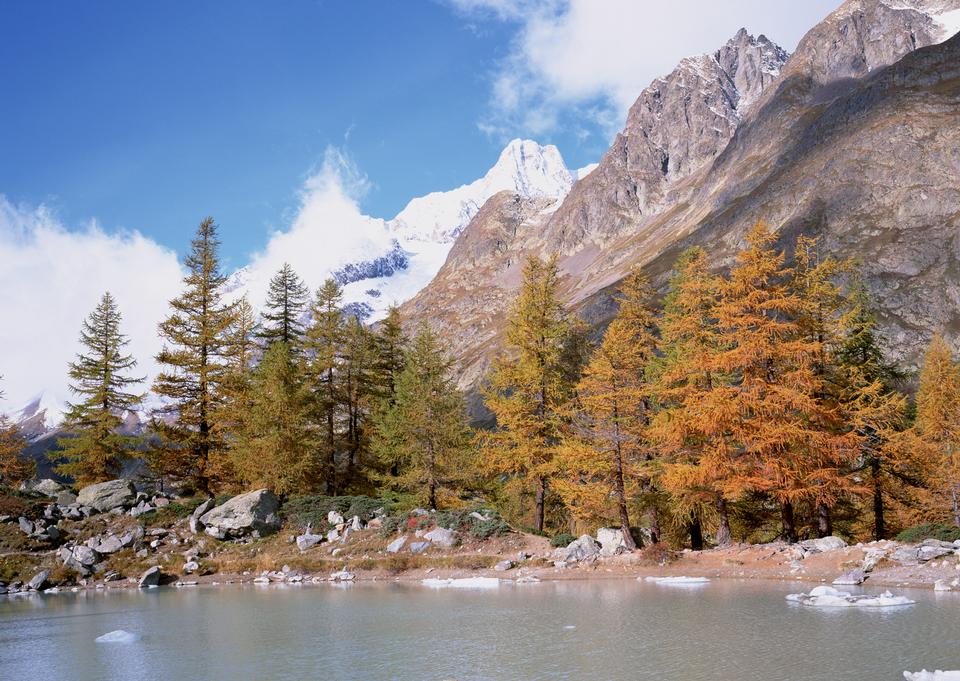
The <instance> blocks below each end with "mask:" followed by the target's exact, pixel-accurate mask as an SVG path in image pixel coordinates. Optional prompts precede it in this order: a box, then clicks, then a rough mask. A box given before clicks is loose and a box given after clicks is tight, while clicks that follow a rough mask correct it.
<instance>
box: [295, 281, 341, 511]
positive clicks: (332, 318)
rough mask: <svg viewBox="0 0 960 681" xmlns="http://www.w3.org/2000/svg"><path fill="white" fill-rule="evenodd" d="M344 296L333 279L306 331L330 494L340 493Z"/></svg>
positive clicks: (316, 301) (320, 292)
mask: <svg viewBox="0 0 960 681" xmlns="http://www.w3.org/2000/svg"><path fill="white" fill-rule="evenodd" d="M342 301H343V292H342V291H341V290H340V286H339V285H338V284H337V282H336V281H334V280H333V279H327V280H326V281H325V282H324V283H323V286H321V287H320V288H319V289H318V290H317V294H316V298H315V299H314V302H313V306H312V308H311V316H312V321H311V324H310V326H309V328H308V329H307V333H306V340H305V347H306V350H307V353H308V355H309V364H308V373H309V377H310V378H309V380H310V386H311V389H312V391H313V394H314V412H315V415H316V416H315V417H316V420H317V422H318V423H319V424H320V426H321V428H322V430H323V436H322V438H320V442H319V445H318V446H319V448H320V451H321V461H322V462H323V463H322V466H323V468H322V470H323V475H322V477H323V480H324V483H325V485H326V492H327V494H330V495H333V494H336V492H337V489H338V487H337V485H338V480H337V451H338V449H339V447H340V445H341V436H340V433H339V432H338V419H339V417H340V412H341V407H342V404H343V402H344V396H343V387H342V386H341V384H340V376H341V372H342V369H343V348H344V343H345V340H346V319H345V317H344V314H343V308H342Z"/></svg>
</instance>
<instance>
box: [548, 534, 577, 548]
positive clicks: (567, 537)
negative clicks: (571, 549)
mask: <svg viewBox="0 0 960 681" xmlns="http://www.w3.org/2000/svg"><path fill="white" fill-rule="evenodd" d="M574 540H576V537H574V536H573V535H572V534H570V533H569V532H562V533H561V534H558V535H556V536H555V537H554V538H553V539H551V540H550V546H554V547H557V548H562V547H565V546H569V545H570V542H572V541H574Z"/></svg>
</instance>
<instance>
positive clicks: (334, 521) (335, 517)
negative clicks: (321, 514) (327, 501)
mask: <svg viewBox="0 0 960 681" xmlns="http://www.w3.org/2000/svg"><path fill="white" fill-rule="evenodd" d="M327 522H328V523H330V524H331V525H340V524H342V523H343V516H342V515H340V514H339V513H337V512H336V511H329V512H328V513H327Z"/></svg>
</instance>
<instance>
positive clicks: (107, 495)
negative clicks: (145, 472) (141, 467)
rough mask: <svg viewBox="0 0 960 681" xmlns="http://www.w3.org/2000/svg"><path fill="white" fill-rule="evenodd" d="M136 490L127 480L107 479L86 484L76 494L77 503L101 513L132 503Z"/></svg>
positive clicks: (135, 496)
mask: <svg viewBox="0 0 960 681" xmlns="http://www.w3.org/2000/svg"><path fill="white" fill-rule="evenodd" d="M136 498H137V491H136V490H135V489H134V488H133V483H131V482H130V481H129V480H123V479H121V480H108V481H107V482H99V483H97V484H96V485H87V486H86V487H84V488H83V489H81V490H80V494H79V495H77V503H79V504H80V505H81V506H89V507H90V508H93V509H96V510H97V511H100V512H101V513H106V512H107V511H112V510H114V509H118V508H124V507H127V506H131V505H133V503H134V501H135V500H136Z"/></svg>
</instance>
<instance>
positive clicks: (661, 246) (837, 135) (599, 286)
mask: <svg viewBox="0 0 960 681" xmlns="http://www.w3.org/2000/svg"><path fill="white" fill-rule="evenodd" d="M958 9H960V1H958V0H949V1H946V0H944V1H939V0H929V1H926V2H924V1H923V0H912V1H911V2H897V3H894V2H889V1H881V0H852V1H850V2H847V3H845V4H844V5H842V6H841V7H840V8H839V9H838V10H837V11H836V12H834V13H833V14H831V15H830V16H829V17H828V18H827V19H825V20H824V22H822V23H821V24H819V25H818V26H816V27H814V28H813V29H812V30H811V31H810V32H809V33H808V34H807V36H805V37H804V39H803V40H802V41H801V42H800V44H799V45H798V48H797V51H796V53H795V54H794V55H793V56H791V57H790V59H789V60H788V61H787V62H786V64H785V65H784V66H783V68H782V71H781V74H780V76H779V77H776V78H774V77H772V74H771V78H770V79H769V80H767V81H764V80H763V78H760V79H759V81H758V80H757V79H753V80H750V79H748V82H750V83H753V84H754V86H755V87H756V89H755V90H754V94H753V96H752V97H744V98H743V101H745V102H746V104H745V106H744V108H743V109H742V110H741V108H740V107H738V106H736V103H737V102H738V100H736V99H732V98H726V101H728V103H730V105H729V106H728V107H727V108H726V109H724V108H717V107H715V106H710V105H709V104H712V103H713V102H714V101H715V100H714V99H713V96H716V95H719V94H720V92H721V91H722V87H721V86H719V85H717V84H716V83H713V84H711V85H707V86H705V87H701V86H700V85H699V83H698V82H697V81H696V80H695V79H694V78H695V76H696V72H697V70H696V69H694V68H692V67H691V66H690V64H689V61H688V60H685V63H682V64H681V65H680V66H679V67H678V69H677V71H675V72H674V73H673V74H671V76H668V77H667V78H665V79H660V80H658V81H656V82H655V83H653V84H652V85H651V86H650V87H649V88H647V90H645V91H644V93H643V94H642V95H641V96H640V98H639V99H638V101H637V103H636V104H635V105H634V107H633V109H632V110H631V114H630V118H629V119H628V123H627V126H626V128H625V130H624V132H623V133H622V134H621V135H619V136H618V137H617V139H616V141H615V142H614V145H613V146H612V147H611V149H610V151H609V152H608V153H607V154H606V155H605V156H604V158H603V160H602V161H601V163H600V165H599V167H598V168H597V169H596V170H595V171H594V172H593V173H592V174H591V175H590V176H589V177H587V178H586V179H585V180H584V181H583V182H580V183H578V184H577V185H576V186H575V187H574V188H573V190H572V191H571V192H570V194H569V196H568V197H567V198H566V200H565V201H564V202H563V205H562V206H561V207H560V208H559V210H557V211H556V212H555V214H553V216H552V217H550V218H549V219H548V220H546V221H545V222H544V223H543V225H542V227H541V228H539V229H529V230H526V231H525V232H524V233H523V236H522V238H515V239H514V240H513V241H512V242H511V243H510V244H509V248H508V249H507V250H505V251H503V252H501V253H500V254H499V255H498V257H499V259H500V261H501V262H508V261H509V262H511V263H514V264H516V263H519V262H521V261H522V260H523V259H524V258H525V257H526V256H527V255H529V254H537V255H541V256H543V255H546V254H548V253H551V252H558V253H560V255H561V260H560V266H561V269H562V271H563V272H564V275H565V276H564V279H563V295H564V297H565V299H566V301H567V302H568V304H570V305H571V306H573V307H575V308H576V309H577V310H578V311H579V312H580V313H581V314H582V315H583V316H584V317H585V318H586V319H588V320H589V321H591V322H594V323H597V324H602V323H603V322H604V321H605V320H606V319H608V318H609V316H610V315H611V314H612V312H613V309H614V307H613V304H612V302H611V300H610V296H609V293H610V291H611V290H612V289H613V288H614V287H615V286H616V284H617V282H618V281H619V280H620V279H621V278H622V277H623V276H624V275H625V274H626V272H627V271H628V270H629V268H630V267H631V266H632V265H634V264H636V263H641V264H644V265H645V267H646V268H647V269H648V271H649V272H650V273H651V274H652V275H653V276H654V279H655V281H656V282H657V283H659V284H661V285H662V284H663V283H664V282H665V279H666V275H667V273H668V272H669V269H670V267H671V266H672V264H673V261H674V259H675V257H676V255H677V254H678V253H679V252H680V251H681V250H682V249H683V248H685V247H687V246H690V245H701V246H704V247H705V248H706V249H707V251H708V253H709V254H710V255H711V257H712V258H713V261H714V263H715V265H716V266H717V267H724V266H726V265H728V264H729V263H730V261H731V259H732V257H733V254H734V253H735V251H736V250H737V248H738V247H739V246H740V245H741V244H742V238H743V234H744V232H745V230H746V229H747V228H748V227H749V226H750V225H751V224H752V223H753V222H754V221H756V220H759V219H762V220H766V221H767V222H769V223H770V224H771V225H773V226H774V227H775V228H777V229H779V230H781V232H782V233H783V234H785V235H786V234H794V233H797V232H800V231H802V232H806V233H814V234H820V235H822V237H823V240H824V241H823V243H824V247H825V248H826V249H827V250H829V251H831V252H835V253H837V254H839V255H853V256H860V257H861V258H862V260H863V263H864V269H865V272H866V275H867V280H868V285H869V286H870V288H871V290H872V291H873V293H874V295H875V297H876V299H877V301H878V304H879V305H880V311H881V315H882V321H883V324H884V330H885V331H886V333H887V335H888V337H889V339H890V341H891V344H892V349H893V351H894V353H895V355H896V356H898V357H899V358H901V359H904V360H905V361H907V362H908V363H909V362H910V361H912V360H914V359H915V358H916V356H917V352H918V350H919V348H920V343H921V342H922V341H923V340H924V339H925V338H926V337H928V335H929V333H930V331H931V329H933V328H945V329H946V330H947V332H948V334H950V335H951V337H952V338H954V339H955V338H956V334H957V333H958V332H960V317H958V316H957V313H956V309H957V303H958V302H960V295H958V288H960V282H958V280H957V278H958V276H960V264H958V262H957V255H958V253H960V243H958V240H957V237H956V236H955V235H956V233H957V227H958V226H960V223H958V213H960V193H958V191H960V190H958V187H960V155H958V151H957V150H958V149H960V80H958V73H957V71H958V68H960V54H958V40H960V39H953V40H950V41H949V42H947V43H945V44H940V45H936V46H932V47H926V48H925V49H919V50H918V49H917V48H918V47H923V46H925V45H934V44H935V43H937V42H938V41H939V40H940V39H942V38H943V37H944V36H945V35H946V31H947V28H945V25H944V24H945V23H948V22H947V21H946V20H945V18H946V19H950V18H951V17H952V16H954V15H953V14H950V12H954V11H955V10H958ZM741 40H742V36H741V34H738V37H735V38H734V39H733V40H732V41H731V42H730V43H728V46H730V45H731V44H733V45H734V46H736V45H737V44H738V43H740V44H742V45H743V47H742V48H741V49H744V50H747V51H752V52H751V53H752V54H754V55H756V54H757V51H759V52H760V53H761V56H762V54H763V46H762V45H760V39H757V40H750V41H749V42H746V41H743V42H741ZM767 54H768V55H769V54H772V52H771V51H770V50H769V49H768V50H767ZM905 55H906V56H905ZM898 60H900V61H898ZM708 61H709V60H707V61H705V60H702V59H701V60H699V61H698V63H700V64H706V63H708ZM713 61H714V62H715V63H716V64H718V66H719V60H713ZM717 68H718V67H711V69H717ZM720 70H722V69H720ZM711 73H717V71H716V70H712V71H711ZM725 73H726V72H725ZM728 75H730V74H728ZM736 76H737V73H736V72H734V73H733V75H732V77H731V78H729V80H730V81H734V82H735V81H736ZM691 83H697V87H695V88H692V87H691ZM668 85H669V86H668ZM692 91H695V92H696V93H697V95H696V96H695V97H692V98H691V96H690V93H691V92H692ZM692 102H697V103H698V106H699V105H700V104H704V103H707V104H708V105H707V106H705V107H700V108H699V109H697V111H699V113H698V114H697V116H693V117H691V116H689V115H687V113H688V112H689V111H691V104H692ZM654 104H656V106H654ZM718 112H720V113H718ZM721 114H722V115H721ZM698 117H699V118H698ZM698 120H700V121H701V123H699V124H698V123H696V121H698ZM704 122H707V123H706V124H704ZM691 123H693V125H691ZM718 123H725V124H726V127H724V126H723V125H718ZM683 135H686V136H687V138H688V139H687V140H685V141H684V143H683V144H682V145H681V146H680V147H679V148H676V147H675V148H669V145H668V144H666V142H668V141H670V140H673V139H676V138H677V137H678V136H683ZM677 153H679V154H680V159H679V160H676V165H675V166H671V164H672V163H674V161H675V159H673V158H669V159H668V157H674V156H675V155H676V154H677ZM658 166H659V167H658ZM473 229H474V225H473V224H471V225H470V226H469V227H467V229H466V230H465V231H464V236H466V235H467V234H469V233H470V232H471V231H472V230H473ZM478 229H479V228H478ZM454 257H455V252H454V251H451V254H450V258H449V259H448V262H447V264H446V265H445V266H444V267H445V268H447V267H449V268H451V269H454V268H456V267H458V264H457V263H454V262H451V260H453V259H454ZM507 281H508V283H509V280H507ZM488 283H491V285H492V282H488ZM448 285H449V284H448V283H447V282H445V281H444V280H442V279H440V278H438V279H437V280H436V281H435V282H432V283H431V284H430V286H428V287H427V289H425V290H424V291H423V292H421V293H420V294H419V295H418V296H417V297H416V298H415V299H414V300H413V301H411V303H410V304H409V305H408V307H407V309H408V310H409V311H410V312H411V313H414V312H415V311H416V310H428V309H432V307H433V304H432V301H437V300H439V299H440V298H441V297H442V296H441V295H439V291H438V290H437V289H442V288H444V287H445V286H448ZM501 285H502V284H501ZM476 286H478V287H480V286H482V284H481V283H480V282H477V283H476ZM510 293H511V291H505V292H504V294H505V295H503V299H504V300H505V301H509V299H510V295H509V294H510ZM490 304H491V303H490V302H489V301H484V302H483V303H473V302H471V301H469V300H467V299H462V300H460V301H459V305H460V306H461V308H462V309H461V311H460V312H458V313H457V314H455V315H453V316H452V318H448V319H446V320H444V321H443V323H438V324H437V325H438V328H440V329H441V332H442V333H444V334H445V335H447V336H448V337H453V336H455V335H457V334H458V333H459V326H458V325H459V319H460V318H466V317H467V316H469V315H470V314H473V313H475V309H476V308H479V307H481V306H486V307H487V308H489V306H490ZM505 304H506V303H505ZM487 312H488V314H490V315H495V314H497V313H502V309H501V310H494V309H488V310H487ZM448 317H449V315H448ZM434 321H435V322H436V321H437V320H434ZM490 333H491V332H488V333H487V334H486V337H485V338H484V339H483V341H482V345H481V343H480V342H478V343H477V344H476V345H475V346H472V347H467V348H464V349H462V350H461V353H460V358H461V361H462V364H463V370H464V374H463V380H462V381H461V384H462V385H463V386H464V387H470V386H473V385H475V382H476V378H477V376H478V375H479V374H480V373H482V372H481V371H479V370H478V367H480V366H483V365H485V364H486V363H487V362H488V361H489V356H490V352H491V350H487V348H495V347H496V346H497V343H498V342H499V330H497V331H495V332H492V333H493V336H492V337H491V336H490Z"/></svg>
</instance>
